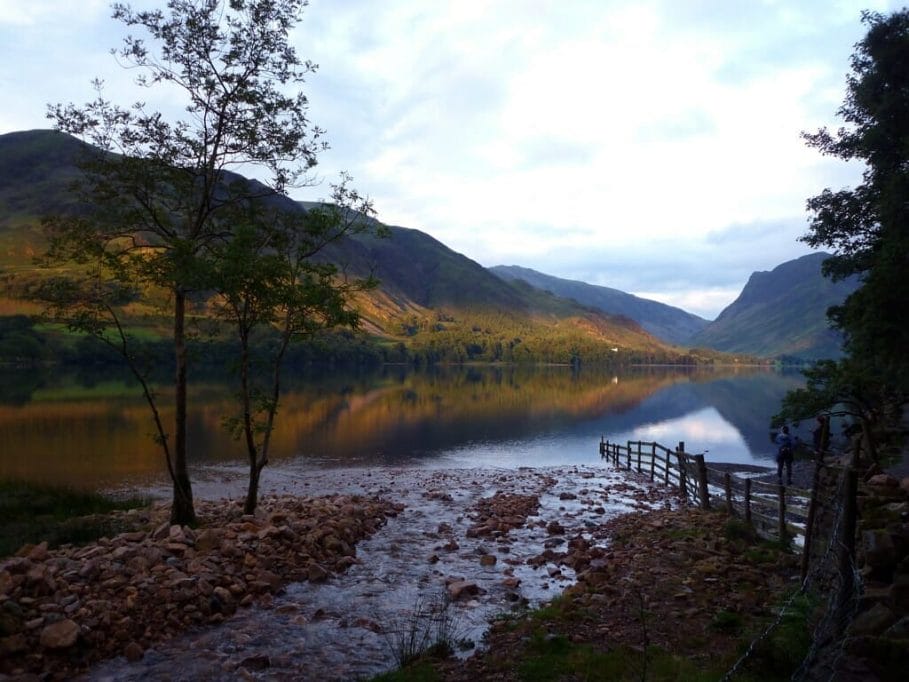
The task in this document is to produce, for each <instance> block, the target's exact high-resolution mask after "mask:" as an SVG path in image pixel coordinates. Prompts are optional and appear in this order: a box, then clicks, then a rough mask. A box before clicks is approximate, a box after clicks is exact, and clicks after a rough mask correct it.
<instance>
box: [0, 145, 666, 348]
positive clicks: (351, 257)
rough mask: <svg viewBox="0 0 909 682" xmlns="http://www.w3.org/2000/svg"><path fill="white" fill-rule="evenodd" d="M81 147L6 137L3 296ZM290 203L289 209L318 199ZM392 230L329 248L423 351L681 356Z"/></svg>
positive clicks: (65, 186) (385, 332) (388, 332)
mask: <svg viewBox="0 0 909 682" xmlns="http://www.w3.org/2000/svg"><path fill="white" fill-rule="evenodd" d="M82 149H83V147H82V143H81V142H79V141H78V140H76V139H75V138H72V137H69V136H67V135H64V134H62V133H57V132H53V131H46V130H35V131H26V132H21V133H11V134H8V135H0V181H2V184H0V271H2V272H4V273H7V276H8V277H7V282H8V288H7V289H6V290H5V292H2V293H6V295H7V296H9V295H11V294H12V293H13V291H14V289H13V288H11V287H14V286H15V282H16V281H19V282H21V281H24V280H23V279H22V277H25V278H27V277H28V276H32V277H34V276H36V275H35V274H33V271H34V265H33V264H32V256H33V255H34V254H36V253H40V252H41V250H42V249H43V235H42V232H41V229H40V218H41V216H42V215H44V214H48V213H53V212H65V211H68V210H71V209H73V208H75V206H76V204H75V202H74V201H73V200H72V197H71V195H70V192H69V186H70V182H71V181H72V180H73V179H75V178H77V177H78V174H79V171H78V168H77V165H76V160H77V158H78V154H79V153H80V151H81V150H82ZM285 201H286V202H287V204H288V206H289V207H290V208H291V210H295V209H299V210H306V209H307V208H309V207H310V206H311V205H312V204H307V203H305V202H291V201H289V200H285ZM390 232H391V237H390V238H389V239H378V238H376V237H372V236H363V235H361V236H356V237H352V238H348V239H345V240H342V241H340V242H338V243H337V244H334V245H332V247H331V250H330V251H329V252H328V253H327V254H326V255H328V256H330V257H331V258H332V260H333V261H334V262H337V263H339V264H340V265H341V266H342V268H343V269H344V271H345V272H346V273H347V274H350V275H353V276H363V275H365V274H369V273H372V274H375V275H376V276H377V277H378V278H379V279H380V281H381V286H380V288H379V289H378V290H376V291H373V292H370V293H369V294H367V295H365V296H364V297H362V299H361V300H360V303H361V304H362V307H363V317H364V319H365V321H366V324H365V325H364V326H365V327H366V328H367V329H368V330H369V331H371V332H373V333H375V334H377V335H379V336H383V337H386V338H388V339H391V340H401V341H402V342H406V344H407V345H408V346H409V347H419V348H422V349H425V357H427V358H433V359H437V360H439V359H441V360H447V359H476V360H484V359H496V360H498V359H500V360H510V359H528V360H533V359H536V360H545V361H559V362H561V361H565V360H566V358H570V359H571V360H572V361H574V360H575V359H580V358H581V357H583V358H584V359H587V358H598V359H602V358H603V357H615V358H617V359H618V358H621V359H623V360H628V361H631V360H632V359H636V358H642V357H643V358H659V359H664V360H665V359H668V358H671V359H673V360H677V359H678V358H679V356H680V351H679V350H678V349H672V348H668V347H667V346H666V345H664V344H663V343H661V342H660V341H658V340H657V339H655V338H654V337H653V336H651V335H650V334H648V333H647V332H646V331H644V330H643V329H642V328H641V327H640V326H639V325H638V324H637V323H635V322H633V321H632V320H630V319H627V318H625V317H621V316H615V315H608V314H605V313H602V312H600V311H596V310H593V309H591V308H589V307H585V306H583V305H581V304H579V303H577V302H574V301H570V300H567V299H564V298H559V297H557V296H554V295H552V294H549V293H547V292H544V291H540V290H539V289H534V288H532V287H530V286H528V285H526V284H525V283H523V282H506V281H503V280H502V279H500V278H499V277H497V276H495V275H494V274H492V273H491V272H489V271H488V270H486V269H485V268H483V267H482V266H481V265H479V264H478V263H476V262H474V261H472V260H470V259H469V258H466V257H465V256H463V255H461V254H458V253H456V252H454V251H452V250H451V249H449V248H448V247H446V246H445V245H444V244H442V243H441V242H439V241H437V240H435V239H433V238H432V237H430V236H429V235H427V234H425V233H423V232H420V231H418V230H413V229H407V228H403V227H392V228H390ZM12 273H16V278H13V277H12ZM17 278H18V280H17ZM3 303H4V306H5V310H6V311H8V312H23V309H19V308H17V307H16V306H17V305H22V304H21V303H17V302H16V301H15V300H12V299H7V300H6V301H3ZM612 353H617V355H615V356H612V355H611V354H612Z"/></svg>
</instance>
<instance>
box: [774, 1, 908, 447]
mask: <svg viewBox="0 0 909 682" xmlns="http://www.w3.org/2000/svg"><path fill="white" fill-rule="evenodd" d="M863 21H864V23H865V24H866V25H867V26H868V32H867V34H866V35H865V37H864V39H863V40H862V41H860V42H859V43H858V44H857V45H856V49H855V52H854V54H853V57H852V73H851V74H850V75H849V77H848V80H847V88H846V97H845V100H844V103H843V106H842V107H841V108H840V110H839V112H838V113H839V115H840V116H841V118H842V119H843V120H844V122H845V124H846V125H844V126H843V127H842V128H840V129H839V130H837V131H836V132H835V133H832V132H830V131H828V130H827V129H822V130H820V131H818V132H817V133H814V134H806V135H805V138H806V140H807V142H808V144H809V146H811V147H814V148H815V149H817V150H819V151H820V152H821V153H822V154H826V155H830V156H836V157H839V158H841V159H843V160H859V161H863V162H864V163H865V164H866V166H867V169H866V170H865V173H864V175H863V180H862V182H861V183H860V184H859V185H857V186H856V187H855V188H853V189H843V190H839V191H832V190H830V189H825V190H824V191H822V192H821V193H820V194H819V195H817V196H815V197H813V198H811V199H809V201H808V208H809V210H810V211H811V214H812V218H811V226H810V228H809V231H808V233H807V234H806V235H805V236H804V237H802V241H804V242H805V243H807V244H809V245H811V246H814V247H824V248H828V249H831V250H832V251H833V256H831V257H830V258H829V259H827V260H826V261H825V262H824V265H823V271H824V274H825V275H827V276H828V277H830V278H831V279H833V280H834V281H841V280H844V279H846V278H848V277H856V276H858V277H860V278H861V286H860V287H859V288H858V289H857V290H856V291H855V292H853V293H852V294H850V296H849V297H848V298H847V299H846V300H845V301H844V302H843V304H842V305H840V306H836V307H834V308H831V310H830V311H829V313H828V315H829V317H830V320H831V322H832V324H833V325H834V326H835V327H836V328H837V329H840V330H841V331H842V332H843V333H844V334H845V338H846V342H845V351H846V356H845V357H844V358H843V359H841V360H839V361H825V362H820V363H818V364H817V365H815V366H814V367H812V368H810V369H809V370H806V371H805V376H806V377H807V385H806V387H805V388H804V389H801V390H796V391H793V392H791V393H790V394H788V395H787V396H786V398H785V400H784V402H783V406H782V409H781V411H780V413H779V414H778V415H777V416H776V419H775V421H777V422H779V421H783V420H799V419H806V418H812V417H813V416H814V415H816V414H819V413H827V414H837V415H841V416H849V417H851V418H853V419H854V420H855V421H856V422H857V423H859V424H860V425H861V430H862V436H863V437H862V448H863V450H864V452H865V455H866V458H867V459H868V460H876V459H877V458H878V441H879V439H880V438H881V437H882V434H883V435H884V437H887V435H888V434H892V433H893V432H894V431H896V430H898V429H899V423H900V421H901V420H902V418H903V408H904V407H905V406H906V404H907V403H909V356H907V354H906V348H909V317H907V316H906V311H907V310H909V288H907V287H906V286H905V276H906V272H907V271H909V203H907V202H906V196H909V147H907V145H906V140H907V139H909V71H907V69H906V66H905V65H906V63H907V60H909V9H905V8H904V9H902V10H900V11H897V12H894V13H893V14H891V15H889V16H884V15H881V14H877V13H865V14H863Z"/></svg>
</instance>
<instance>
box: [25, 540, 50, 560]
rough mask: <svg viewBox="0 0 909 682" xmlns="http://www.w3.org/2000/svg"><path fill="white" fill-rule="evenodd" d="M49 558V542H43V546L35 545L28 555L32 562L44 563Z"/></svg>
mask: <svg viewBox="0 0 909 682" xmlns="http://www.w3.org/2000/svg"><path fill="white" fill-rule="evenodd" d="M47 556H48V553H47V542H42V543H41V544H38V545H35V546H34V547H33V548H32V550H31V551H30V552H29V553H28V558H29V559H30V560H31V561H44V560H45V559H47Z"/></svg>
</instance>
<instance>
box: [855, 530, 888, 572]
mask: <svg viewBox="0 0 909 682" xmlns="http://www.w3.org/2000/svg"><path fill="white" fill-rule="evenodd" d="M862 549H863V550H864V553H865V564H866V565H867V566H870V567H871V568H874V569H885V570H886V569H891V568H893V567H894V566H895V565H896V553H895V547H894V544H893V538H892V537H891V536H890V533H888V532H887V531H885V530H880V529H874V530H866V531H865V532H863V533H862Z"/></svg>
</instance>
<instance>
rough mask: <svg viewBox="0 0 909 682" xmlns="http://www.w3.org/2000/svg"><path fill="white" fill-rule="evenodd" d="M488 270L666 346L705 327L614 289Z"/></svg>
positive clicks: (522, 271)
mask: <svg viewBox="0 0 909 682" xmlns="http://www.w3.org/2000/svg"><path fill="white" fill-rule="evenodd" d="M490 270H491V271H492V272H494V273H495V274H496V275H498V276H499V277H501V278H502V279H504V280H506V281H513V280H516V279H521V280H524V281H525V282H527V283H529V284H531V285H532V286H535V287H537V288H538V289H543V290H544V291H551V292H552V293H554V294H555V295H556V296H562V297H564V298H570V299H574V300H575V301H577V302H578V303H580V304H581V305H584V306H588V307H590V308H596V309H597V310H601V311H603V312H605V313H608V314H610V315H624V316H625V317H628V318H630V319H632V320H634V321H635V322H637V323H638V324H640V325H641V327H643V328H644V329H645V330H646V331H648V332H649V333H651V334H653V335H654V336H656V337H657V338H659V339H663V340H664V341H668V342H669V343H674V344H678V345H688V341H689V340H690V339H691V337H692V336H694V335H695V334H696V333H697V332H699V331H701V330H702V329H703V328H704V327H706V326H707V320H705V319H703V318H701V317H698V316H697V315H692V314H691V313H688V312H685V311H684V310H682V309H680V308H674V307H672V306H670V305H666V304H664V303H658V302H657V301H651V300H649V299H646V298H639V297H637V296H634V295H632V294H627V293H625V292H624V291H619V290H618V289H610V288H609V287H601V286H595V285H593V284H586V283H585V282H578V281H575V280H570V279H561V278H559V277H553V276H551V275H546V274H543V273H542V272H537V271H536V270H531V269H529V268H522V267H518V266H516V265H497V266H495V267H492V268H490Z"/></svg>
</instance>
